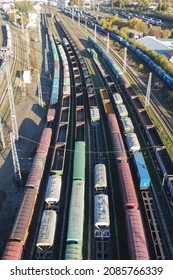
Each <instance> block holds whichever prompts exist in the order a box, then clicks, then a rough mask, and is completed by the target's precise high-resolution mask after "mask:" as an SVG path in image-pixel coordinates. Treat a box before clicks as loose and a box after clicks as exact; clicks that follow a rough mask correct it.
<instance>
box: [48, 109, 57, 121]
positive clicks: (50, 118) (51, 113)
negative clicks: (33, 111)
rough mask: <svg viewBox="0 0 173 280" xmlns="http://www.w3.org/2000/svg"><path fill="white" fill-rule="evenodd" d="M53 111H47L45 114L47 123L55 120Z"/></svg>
mask: <svg viewBox="0 0 173 280" xmlns="http://www.w3.org/2000/svg"><path fill="white" fill-rule="evenodd" d="M55 113H56V111H55V109H52V108H51V109H49V110H48V112H47V122H52V121H54V119H55Z"/></svg>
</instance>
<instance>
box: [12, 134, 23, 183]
mask: <svg viewBox="0 0 173 280" xmlns="http://www.w3.org/2000/svg"><path fill="white" fill-rule="evenodd" d="M10 141H11V151H12V158H13V166H14V176H15V180H16V182H17V183H19V184H20V186H21V185H22V176H21V171H20V165H19V158H18V154H17V150H16V145H15V135H14V134H13V132H10Z"/></svg>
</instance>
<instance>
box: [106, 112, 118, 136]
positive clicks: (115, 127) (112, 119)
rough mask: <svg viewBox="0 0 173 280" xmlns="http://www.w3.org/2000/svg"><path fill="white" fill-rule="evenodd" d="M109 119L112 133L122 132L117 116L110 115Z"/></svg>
mask: <svg viewBox="0 0 173 280" xmlns="http://www.w3.org/2000/svg"><path fill="white" fill-rule="evenodd" d="M107 117H108V123H109V128H110V131H111V133H114V132H120V128H119V125H118V121H117V118H116V116H115V114H108V115H107Z"/></svg>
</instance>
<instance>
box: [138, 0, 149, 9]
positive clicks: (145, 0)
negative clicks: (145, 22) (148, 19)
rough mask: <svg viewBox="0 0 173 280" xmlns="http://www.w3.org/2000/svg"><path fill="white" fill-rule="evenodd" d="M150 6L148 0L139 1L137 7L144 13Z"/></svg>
mask: <svg viewBox="0 0 173 280" xmlns="http://www.w3.org/2000/svg"><path fill="white" fill-rule="evenodd" d="M149 6H150V2H149V0H139V1H138V7H139V10H140V11H145V10H146V9H147V8H148V7H149Z"/></svg>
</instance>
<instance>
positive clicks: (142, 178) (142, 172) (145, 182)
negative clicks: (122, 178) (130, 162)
mask: <svg viewBox="0 0 173 280" xmlns="http://www.w3.org/2000/svg"><path fill="white" fill-rule="evenodd" d="M133 156H134V158H133V159H134V163H135V166H136V170H137V174H138V181H139V187H140V189H148V188H149V187H150V185H151V178H150V175H149V172H148V168H147V166H146V163H145V160H144V157H143V154H142V152H135V153H134V155H133Z"/></svg>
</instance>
